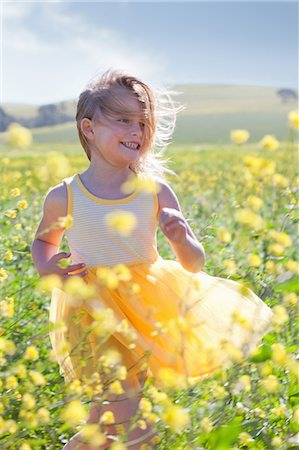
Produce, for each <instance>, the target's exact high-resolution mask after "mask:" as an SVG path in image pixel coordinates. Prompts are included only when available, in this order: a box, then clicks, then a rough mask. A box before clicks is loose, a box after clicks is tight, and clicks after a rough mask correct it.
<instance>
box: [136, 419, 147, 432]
mask: <svg viewBox="0 0 299 450" xmlns="http://www.w3.org/2000/svg"><path fill="white" fill-rule="evenodd" d="M137 426H138V428H140V429H141V430H146V429H147V424H146V421H145V420H143V419H139V420H137Z"/></svg>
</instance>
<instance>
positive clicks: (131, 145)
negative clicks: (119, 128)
mask: <svg viewBox="0 0 299 450" xmlns="http://www.w3.org/2000/svg"><path fill="white" fill-rule="evenodd" d="M121 145H123V146H124V147H125V148H127V149H129V150H133V151H137V150H139V149H140V145H139V144H136V143H133V142H121Z"/></svg>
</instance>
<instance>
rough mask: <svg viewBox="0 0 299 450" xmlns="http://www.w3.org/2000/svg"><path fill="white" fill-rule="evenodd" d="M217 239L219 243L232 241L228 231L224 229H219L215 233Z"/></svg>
mask: <svg viewBox="0 0 299 450" xmlns="http://www.w3.org/2000/svg"><path fill="white" fill-rule="evenodd" d="M217 238H218V239H219V241H220V242H230V241H231V240H232V236H231V234H230V232H229V231H227V230H226V229H225V228H219V229H218V231H217Z"/></svg>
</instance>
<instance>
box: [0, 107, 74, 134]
mask: <svg viewBox="0 0 299 450" xmlns="http://www.w3.org/2000/svg"><path fill="white" fill-rule="evenodd" d="M75 106H76V105H75V101H74V102H72V101H66V102H60V103H57V104H49V105H42V106H40V107H39V108H38V110H37V115H36V116H34V117H28V118H27V117H21V116H16V115H11V114H7V113H6V112H5V110H4V109H3V108H1V107H0V131H5V130H6V129H7V127H8V126H9V125H10V124H11V123H12V122H17V123H19V124H20V125H23V126H24V127H26V128H38V127H46V126H51V125H57V124H59V123H64V122H70V121H74V120H75Z"/></svg>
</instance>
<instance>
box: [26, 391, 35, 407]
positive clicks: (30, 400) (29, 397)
mask: <svg viewBox="0 0 299 450" xmlns="http://www.w3.org/2000/svg"><path fill="white" fill-rule="evenodd" d="M35 404H36V401H35V398H34V397H33V396H32V395H31V394H29V393H27V392H26V393H25V394H24V395H23V408H25V409H32V408H33V407H34V406H35Z"/></svg>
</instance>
